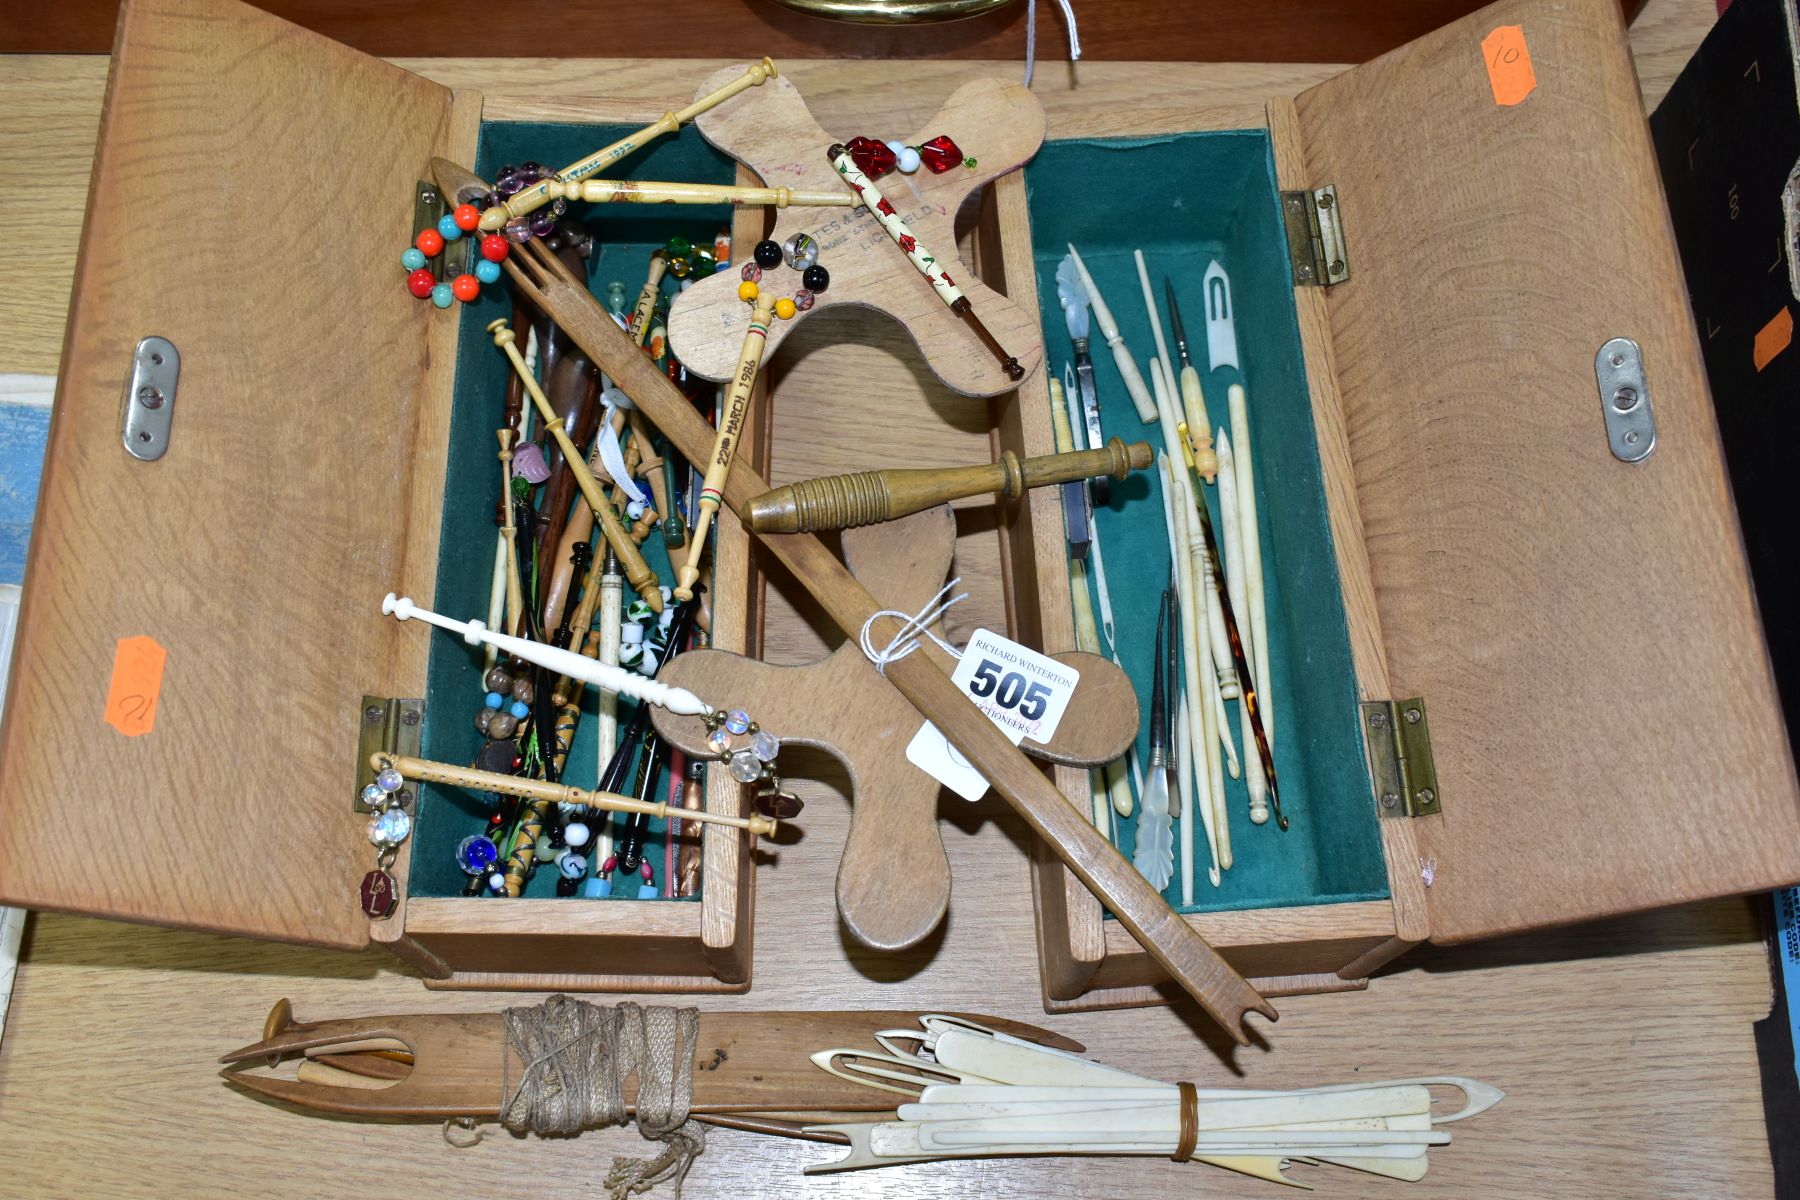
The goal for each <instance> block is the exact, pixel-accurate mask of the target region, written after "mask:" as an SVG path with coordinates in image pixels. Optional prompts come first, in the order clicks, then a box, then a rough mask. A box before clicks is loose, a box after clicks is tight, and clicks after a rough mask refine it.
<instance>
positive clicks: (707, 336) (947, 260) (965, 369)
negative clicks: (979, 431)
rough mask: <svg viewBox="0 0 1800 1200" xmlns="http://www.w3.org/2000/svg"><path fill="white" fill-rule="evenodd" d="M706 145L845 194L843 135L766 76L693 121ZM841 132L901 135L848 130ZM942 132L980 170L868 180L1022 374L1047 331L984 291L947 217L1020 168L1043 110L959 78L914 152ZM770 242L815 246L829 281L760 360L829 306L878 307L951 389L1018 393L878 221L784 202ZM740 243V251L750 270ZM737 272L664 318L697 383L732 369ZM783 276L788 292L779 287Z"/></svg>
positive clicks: (1031, 150)
mask: <svg viewBox="0 0 1800 1200" xmlns="http://www.w3.org/2000/svg"><path fill="white" fill-rule="evenodd" d="M743 71H744V67H742V66H736V67H728V68H726V69H725V70H723V71H720V72H719V73H718V74H716V75H714V76H712V77H711V78H710V79H707V80H705V81H704V82H702V83H701V84H700V88H699V92H700V93H701V94H705V93H706V92H707V91H709V90H710V89H714V88H716V87H718V86H719V85H720V84H721V83H723V82H725V81H728V80H729V79H731V78H733V77H734V76H738V75H741V74H742V73H743ZM694 125H695V128H697V129H699V130H700V132H701V134H702V135H703V136H704V137H705V138H706V140H707V141H709V142H711V143H712V144H713V145H714V146H717V147H718V148H719V149H720V150H722V151H724V152H725V153H726V154H729V155H731V156H732V157H733V158H735V159H737V160H738V161H739V162H741V163H743V164H745V165H746V166H748V167H749V168H750V169H751V170H753V171H755V172H756V173H757V174H758V175H760V176H761V177H762V178H763V180H764V181H765V182H770V183H779V184H782V185H785V186H787V187H791V188H793V189H795V190H796V191H797V192H798V191H800V190H803V189H804V190H809V191H837V192H845V193H848V192H849V190H850V189H849V188H848V187H847V186H846V185H845V183H844V181H843V179H842V178H840V177H839V175H838V173H837V171H836V170H835V169H834V168H833V167H832V165H831V163H830V161H829V160H828V159H827V158H826V157H825V150H826V147H828V146H830V145H831V144H832V143H833V142H836V141H840V140H842V139H839V138H835V137H833V136H831V135H830V134H828V133H826V132H825V131H824V130H823V129H821V128H819V125H818V122H816V121H814V120H813V116H812V113H811V112H809V111H807V107H806V101H805V100H804V99H803V98H802V97H801V95H800V92H799V91H798V90H797V89H796V88H795V87H794V85H793V83H791V82H790V81H789V80H787V79H786V78H784V77H778V78H774V79H770V80H768V81H767V82H766V83H764V84H763V85H762V86H760V87H758V88H756V89H754V90H753V91H751V92H747V93H745V94H743V95H741V96H739V97H737V99H736V100H734V101H733V102H732V103H730V104H723V105H720V106H719V107H718V108H715V109H713V110H712V111H710V112H707V113H704V114H703V115H701V116H700V117H698V118H697V119H696V120H695V122H694ZM848 132H849V133H850V134H858V133H865V134H868V135H870V136H873V135H874V134H876V133H881V134H882V135H883V136H884V137H886V136H893V135H895V134H897V133H898V132H899V131H897V130H886V131H879V130H850V131H848ZM940 134H947V135H949V136H950V138H951V139H952V140H954V141H955V142H956V144H957V146H958V147H959V148H961V150H962V151H963V153H964V154H967V155H970V156H972V157H973V158H975V159H976V161H977V163H978V164H979V165H978V166H976V167H966V166H956V167H952V168H951V169H950V170H948V171H946V172H944V173H943V174H942V175H934V174H932V173H931V172H930V171H929V170H925V169H920V170H918V171H915V172H914V173H913V174H911V175H902V174H901V173H900V172H898V171H894V172H891V173H889V174H887V175H883V176H882V177H881V178H880V180H878V181H877V182H878V184H879V186H880V188H881V190H882V192H883V194H884V195H885V196H886V197H887V198H888V200H889V201H890V202H891V203H892V204H893V205H894V207H895V209H896V210H897V211H898V213H899V215H900V217H901V218H902V219H903V220H904V221H905V222H906V224H907V225H908V227H910V228H911V229H912V230H913V231H914V232H915V233H916V234H917V235H918V239H919V241H920V242H921V243H923V244H924V245H927V246H930V247H931V248H932V249H933V250H934V251H935V252H936V253H937V254H938V255H939V256H940V260H941V265H942V267H943V268H944V270H945V271H947V272H948V273H949V274H950V275H951V276H953V277H954V279H955V281H956V285H957V286H958V287H959V288H961V289H962V292H963V294H964V295H965V296H967V297H968V300H969V302H970V304H971V305H972V306H973V309H974V311H975V312H976V313H977V314H978V315H979V316H980V318H981V321H982V322H983V324H984V325H985V326H986V328H987V329H988V330H989V331H991V333H992V334H993V336H994V338H995V339H997V340H998V341H999V343H1000V344H1001V345H1003V346H1005V347H1006V349H1007V350H1008V351H1009V352H1010V353H1011V355H1012V356H1013V357H1014V358H1016V359H1017V360H1018V363H1019V366H1020V367H1022V368H1023V369H1024V372H1025V375H1026V377H1029V376H1030V374H1031V372H1032V371H1034V370H1036V369H1037V367H1038V364H1039V363H1041V362H1042V361H1043V357H1044V338H1043V331H1042V330H1041V329H1040V327H1039V324H1038V319H1037V314H1036V313H1035V312H1028V311H1026V309H1025V308H1024V307H1022V306H1020V305H1018V304H1016V303H1014V302H1013V301H1012V300H1009V299H1008V298H1007V297H1005V296H1003V295H1001V294H1000V293H999V292H996V291H994V290H993V289H992V288H990V287H988V286H987V285H986V284H985V283H983V282H982V281H981V280H980V279H978V278H977V277H976V275H975V272H974V271H972V270H970V269H969V267H968V265H967V264H965V263H964V262H962V261H961V259H960V258H958V257H956V233H955V228H954V224H955V220H956V214H957V211H958V210H959V209H960V208H961V207H962V204H963V201H964V200H965V199H966V198H967V197H968V195H969V193H970V192H972V191H974V190H975V189H976V188H978V187H980V186H981V185H983V184H985V183H987V182H988V181H990V180H992V179H993V178H994V177H995V176H997V175H1004V174H1005V173H1007V172H1008V171H1012V170H1016V169H1017V168H1018V167H1019V166H1020V165H1022V164H1023V163H1024V162H1025V161H1026V160H1027V159H1029V158H1030V157H1031V156H1032V155H1033V154H1036V153H1037V149H1038V146H1039V145H1040V144H1041V143H1042V142H1043V140H1044V110H1043V109H1042V107H1040V106H1039V104H1038V102H1037V99H1036V98H1035V97H1034V96H1032V94H1031V93H1030V92H1029V91H1027V90H1026V89H1025V88H1023V87H1021V86H1019V85H1018V84H1016V83H1003V82H1001V81H999V80H997V79H982V80H976V81H974V82H972V83H967V84H964V85H963V86H962V87H960V88H958V89H957V90H956V91H955V92H954V93H952V94H951V96H950V98H949V100H947V101H946V102H945V104H944V107H943V108H941V109H939V110H938V112H937V115H935V116H933V117H932V118H931V119H930V120H929V121H927V122H926V123H925V125H924V128H923V130H922V131H921V132H919V133H916V134H914V135H912V136H910V137H907V138H906V139H905V140H906V142H907V143H908V144H910V145H918V144H920V143H923V142H926V141H929V140H930V139H932V138H934V137H937V136H938V135H940ZM777 212H778V215H777V217H776V221H775V229H774V231H773V232H772V233H771V234H770V235H769V236H770V237H771V238H773V239H774V240H775V241H777V242H782V243H785V242H786V241H787V239H788V238H790V237H792V236H793V235H794V234H796V233H809V234H811V235H812V236H813V237H814V238H816V239H818V242H819V265H820V266H822V267H824V268H825V269H826V270H827V271H829V272H830V273H831V286H830V287H829V288H827V289H826V290H825V291H823V292H820V293H819V294H818V296H817V298H816V299H815V302H814V304H813V306H812V307H811V308H810V309H806V310H804V311H801V312H798V313H796V314H795V315H794V317H793V319H792V320H787V321H779V322H777V323H776V324H775V327H774V328H772V329H770V330H769V341H768V348H767V353H770V354H772V353H774V351H775V348H776V347H777V346H779V345H780V344H781V342H782V340H783V339H784V338H786V337H787V336H788V334H789V333H790V332H792V330H793V328H794V327H795V326H797V325H799V324H800V323H801V322H802V321H803V320H805V319H806V318H807V317H808V316H810V315H812V314H816V313H819V312H823V311H824V310H826V309H828V308H831V307H833V306H834V305H839V304H857V305H862V306H864V307H867V308H875V309H879V310H881V311H882V312H885V313H887V314H888V315H890V316H892V317H893V318H894V319H895V320H897V321H899V322H900V323H901V324H902V325H904V326H906V330H907V332H908V333H909V334H910V335H911V336H912V339H913V341H915V342H916V343H918V346H919V351H920V353H921V354H922V355H923V356H924V358H925V364H926V366H928V367H929V368H930V369H931V372H932V374H934V375H936V376H937V377H938V378H939V379H941V380H942V381H943V382H944V385H945V386H946V387H948V388H950V389H951V390H952V391H956V392H961V393H963V394H964V395H968V396H994V395H998V394H999V393H1001V392H1005V391H1010V390H1011V389H1013V388H1015V387H1017V386H1018V382H1017V381H1016V380H1012V379H1008V378H1007V376H1006V373H1005V372H1004V371H1003V370H1001V367H1000V364H999V363H998V362H997V361H995V359H994V356H993V355H992V354H991V353H990V352H989V351H988V349H987V348H986V347H985V346H983V345H982V343H981V342H980V341H979V340H978V339H977V337H976V336H975V334H974V333H972V332H971V331H970V328H969V326H968V325H967V324H965V323H964V322H963V320H962V319H961V318H960V317H958V316H957V315H956V314H955V313H953V312H951V311H950V309H949V308H948V307H947V306H946V305H945V303H944V302H943V300H941V299H939V298H938V295H937V293H936V292H935V291H934V290H933V289H932V285H931V284H930V283H928V282H927V281H926V280H925V278H924V277H923V276H922V275H920V274H919V272H918V271H917V270H916V269H914V267H913V265H912V263H910V262H909V261H907V258H906V256H905V255H904V254H903V253H902V252H901V251H900V250H899V249H898V248H897V247H896V246H895V245H894V243H893V241H892V240H891V239H890V238H889V237H888V234H887V232H886V231H885V230H883V229H882V227H881V226H880V224H878V223H877V222H876V220H875V218H874V217H873V216H872V215H871V214H870V213H868V212H867V211H865V210H864V209H862V208H842V207H831V208H822V207H816V206H808V205H805V204H801V203H798V202H796V203H794V204H792V205H790V206H789V207H787V208H783V209H779V210H777ZM749 251H750V247H748V246H745V247H742V248H740V250H739V251H738V257H739V258H741V259H743V260H744V261H746V262H748V261H749V260H750V254H749ZM740 282H742V280H741V278H740V276H739V274H738V272H736V271H722V272H720V273H718V274H716V275H713V276H711V277H710V278H707V279H703V280H701V281H700V282H698V283H696V284H694V286H693V287H690V288H689V289H687V290H686V291H685V292H683V293H681V295H680V296H678V297H677V298H676V300H675V303H674V305H673V307H672V308H671V309H670V312H669V342H670V345H671V347H672V348H673V350H674V352H675V354H676V356H677V357H678V358H680V359H681V361H682V362H683V363H684V364H685V365H686V366H687V368H688V370H690V371H693V372H695V373H696V374H698V375H700V376H702V377H703V378H706V379H714V380H723V379H726V378H728V377H729V376H730V375H731V373H732V370H733V368H735V367H736V365H737V348H738V347H739V345H741V344H742V342H743V335H744V329H745V327H746V326H747V325H748V323H749V318H750V314H749V310H748V308H747V306H746V305H745V304H744V303H743V302H742V301H741V300H739V299H738V298H737V286H738V284H739V283H740ZM790 282H791V286H789V284H790ZM764 286H767V287H774V288H775V289H776V291H777V294H779V295H791V294H792V293H793V291H794V290H795V289H797V288H798V287H799V286H800V273H799V272H798V271H794V270H791V269H790V268H788V267H787V266H785V265H784V266H778V267H774V268H771V269H770V270H769V271H768V272H767V273H766V274H765V275H764Z"/></svg>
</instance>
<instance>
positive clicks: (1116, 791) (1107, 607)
mask: <svg viewBox="0 0 1800 1200" xmlns="http://www.w3.org/2000/svg"><path fill="white" fill-rule="evenodd" d="M1055 382H1056V381H1055V380H1051V385H1052V386H1051V388H1050V401H1051V403H1052V404H1055V403H1056V400H1057V395H1056V387H1055ZM1063 399H1064V401H1065V403H1067V404H1068V406H1069V423H1070V426H1071V427H1072V428H1073V427H1075V420H1076V414H1077V412H1078V411H1079V405H1080V401H1078V400H1077V399H1076V397H1075V393H1074V392H1073V391H1065V394H1064V396H1063ZM1097 478H1099V479H1104V478H1105V477H1104V476H1099V477H1097ZM1090 482H1091V481H1090ZM1083 500H1084V502H1085V503H1084V507H1085V510H1086V512H1087V513H1088V516H1089V523H1088V561H1089V562H1090V563H1091V564H1092V566H1093V572H1092V573H1093V577H1094V594H1095V596H1096V597H1097V598H1098V600H1099V603H1100V608H1099V613H1100V633H1101V634H1102V635H1103V636H1104V638H1105V644H1104V646H1102V645H1100V644H1099V643H1098V642H1096V645H1095V647H1094V652H1095V653H1096V654H1107V655H1110V656H1111V657H1112V661H1113V665H1114V666H1119V651H1118V629H1117V627H1116V626H1115V625H1114V624H1113V609H1112V597H1111V596H1110V595H1109V594H1108V592H1107V589H1106V563H1105V562H1104V560H1102V558H1101V557H1100V527H1099V524H1098V523H1097V522H1095V521H1093V520H1092V516H1093V511H1094V509H1093V504H1092V503H1091V502H1089V499H1088V498H1087V497H1083ZM1085 573H1086V572H1085V571H1084V574H1085ZM1121 669H1123V668H1121ZM1127 763H1129V764H1130V766H1131V769H1132V773H1133V774H1134V775H1136V774H1140V772H1139V770H1138V765H1137V743H1136V742H1135V741H1134V742H1132V744H1131V745H1129V746H1127V747H1126V748H1125V754H1124V755H1123V756H1122V757H1120V758H1115V759H1113V760H1112V761H1111V762H1109V763H1107V764H1106V765H1105V766H1103V767H1101V768H1100V774H1101V777H1102V778H1103V779H1104V780H1105V783H1106V792H1107V794H1108V795H1109V796H1111V797H1112V805H1113V811H1114V812H1116V813H1117V814H1118V815H1119V816H1121V817H1129V816H1130V815H1131V809H1132V798H1131V784H1130V782H1129V781H1128V780H1127V779H1126V771H1125V768H1126V765H1127Z"/></svg>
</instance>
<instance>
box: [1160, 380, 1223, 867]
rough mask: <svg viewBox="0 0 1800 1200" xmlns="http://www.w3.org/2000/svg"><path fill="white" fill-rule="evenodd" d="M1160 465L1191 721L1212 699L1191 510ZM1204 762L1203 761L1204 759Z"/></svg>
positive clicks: (1211, 845) (1215, 836)
mask: <svg viewBox="0 0 1800 1200" xmlns="http://www.w3.org/2000/svg"><path fill="white" fill-rule="evenodd" d="M1159 377H1160V370H1159ZM1160 465H1161V467H1162V472H1163V479H1162V483H1163V520H1164V522H1165V523H1166V525H1167V527H1168V533H1169V545H1170V546H1171V547H1173V550H1172V551H1171V555H1172V559H1171V562H1170V568H1171V573H1172V574H1173V575H1174V577H1175V596H1176V600H1177V602H1178V607H1177V609H1176V612H1177V614H1178V616H1179V618H1180V622H1181V623H1180V626H1179V636H1180V640H1181V647H1182V651H1183V653H1182V656H1181V658H1182V669H1183V670H1184V671H1185V673H1186V674H1185V678H1186V681H1187V684H1186V689H1187V693H1188V695H1189V697H1190V703H1189V704H1187V705H1183V706H1182V707H1181V709H1180V711H1179V714H1178V715H1179V716H1180V718H1181V719H1182V720H1184V721H1188V722H1193V721H1194V719H1195V717H1196V715H1197V714H1199V713H1200V712H1201V711H1202V710H1201V708H1200V705H1201V704H1202V703H1203V702H1205V701H1206V700H1207V698H1208V697H1207V694H1206V691H1205V687H1204V680H1203V678H1202V676H1201V667H1202V666H1203V665H1204V664H1205V662H1206V654H1205V651H1204V649H1203V648H1202V644H1201V642H1200V638H1199V632H1198V631H1199V628H1200V626H1199V605H1198V600H1197V597H1196V596H1195V592H1196V590H1197V589H1196V588H1195V586H1194V566H1193V563H1192V561H1191V560H1190V559H1189V558H1188V555H1187V553H1186V549H1187V528H1186V525H1185V523H1184V517H1185V511H1184V510H1185V509H1186V506H1187V498H1186V496H1185V495H1184V494H1183V491H1182V485H1183V483H1184V482H1185V481H1184V480H1183V479H1182V477H1181V473H1180V472H1179V471H1177V470H1176V469H1175V465H1174V464H1173V463H1171V462H1170V461H1169V458H1168V456H1167V455H1166V454H1165V455H1163V456H1162V457H1161V464H1160ZM1188 733H1189V738H1190V740H1191V741H1192V742H1193V743H1194V744H1195V745H1196V746H1197V747H1199V748H1201V749H1202V751H1204V747H1205V745H1206V739H1207V738H1208V737H1210V736H1211V735H1212V728H1211V726H1210V725H1208V724H1207V722H1206V721H1205V720H1204V719H1201V720H1200V722H1199V728H1198V729H1194V728H1192V726H1191V725H1190V728H1189V730H1188ZM1202 761H1205V760H1204V759H1202ZM1200 778H1201V780H1202V782H1203V784H1204V786H1205V789H1206V790H1204V791H1202V793H1201V794H1200V798H1199V799H1200V803H1199V804H1198V805H1197V807H1198V808H1199V811H1200V827H1201V828H1202V829H1203V830H1205V832H1206V853H1207V859H1208V866H1207V871H1206V877H1207V880H1208V882H1210V883H1211V884H1212V885H1213V886H1214V887H1218V886H1219V872H1220V871H1222V870H1224V869H1225V868H1226V867H1228V866H1229V865H1230V861H1229V858H1228V854H1229V852H1228V851H1227V850H1226V849H1225V848H1224V846H1223V844H1222V842H1221V839H1220V836H1219V829H1218V817H1217V812H1218V808H1217V804H1216V803H1215V801H1214V799H1213V794H1212V790H1211V788H1212V779H1211V776H1210V774H1208V775H1205V776H1201V777H1200ZM1190 811H1191V810H1190ZM1193 836H1194V831H1193V828H1192V826H1191V825H1190V826H1189V827H1187V828H1184V829H1183V830H1182V840H1183V841H1184V842H1187V843H1190V844H1191V843H1192V840H1193Z"/></svg>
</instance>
